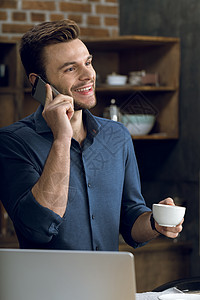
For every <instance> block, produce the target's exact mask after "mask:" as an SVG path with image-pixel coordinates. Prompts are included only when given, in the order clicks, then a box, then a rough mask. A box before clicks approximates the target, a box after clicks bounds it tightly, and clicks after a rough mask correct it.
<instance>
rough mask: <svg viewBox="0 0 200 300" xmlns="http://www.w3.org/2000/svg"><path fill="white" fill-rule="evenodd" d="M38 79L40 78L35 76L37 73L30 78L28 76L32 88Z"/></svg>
mask: <svg viewBox="0 0 200 300" xmlns="http://www.w3.org/2000/svg"><path fill="white" fill-rule="evenodd" d="M36 77H38V75H37V74H35V73H30V74H29V76H28V79H29V81H30V83H31V85H32V86H33V85H34V83H35V79H36Z"/></svg>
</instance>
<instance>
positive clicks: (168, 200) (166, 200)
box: [159, 197, 175, 205]
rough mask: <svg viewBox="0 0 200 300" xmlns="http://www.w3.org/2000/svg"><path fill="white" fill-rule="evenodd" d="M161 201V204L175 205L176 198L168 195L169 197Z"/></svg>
mask: <svg viewBox="0 0 200 300" xmlns="http://www.w3.org/2000/svg"><path fill="white" fill-rule="evenodd" d="M159 203H160V204H165V205H175V204H174V200H173V199H172V198H170V197H168V198H166V199H164V200H162V201H160V202H159Z"/></svg>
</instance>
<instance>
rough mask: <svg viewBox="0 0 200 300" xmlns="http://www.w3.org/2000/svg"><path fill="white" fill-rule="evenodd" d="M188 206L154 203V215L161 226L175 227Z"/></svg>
mask: <svg viewBox="0 0 200 300" xmlns="http://www.w3.org/2000/svg"><path fill="white" fill-rule="evenodd" d="M185 210H186V208H185V207H183V206H174V205H165V204H153V209H152V211H153V217H154V219H155V221H156V222H157V223H158V224H159V225H160V226H166V227H175V226H176V225H178V224H179V223H180V222H181V221H182V219H183V217H184V215H185Z"/></svg>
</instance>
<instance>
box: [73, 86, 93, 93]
mask: <svg viewBox="0 0 200 300" xmlns="http://www.w3.org/2000/svg"><path fill="white" fill-rule="evenodd" d="M91 89H92V86H88V87H84V88H79V89H75V92H78V93H82V92H88V91H90V90H91Z"/></svg>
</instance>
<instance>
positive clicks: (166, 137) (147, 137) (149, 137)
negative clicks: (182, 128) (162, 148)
mask: <svg viewBox="0 0 200 300" xmlns="http://www.w3.org/2000/svg"><path fill="white" fill-rule="evenodd" d="M132 139H133V140H160V141H162V140H176V139H177V137H176V136H169V135H167V134H165V133H154V134H148V135H137V136H136V135H134V136H132Z"/></svg>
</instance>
